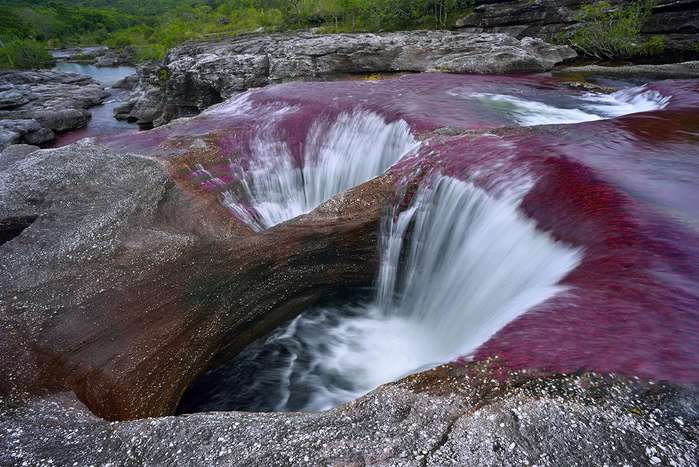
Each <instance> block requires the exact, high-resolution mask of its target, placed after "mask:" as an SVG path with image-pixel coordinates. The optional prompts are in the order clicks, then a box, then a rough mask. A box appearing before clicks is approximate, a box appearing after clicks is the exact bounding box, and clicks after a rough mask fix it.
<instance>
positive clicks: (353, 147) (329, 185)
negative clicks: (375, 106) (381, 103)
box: [223, 111, 418, 230]
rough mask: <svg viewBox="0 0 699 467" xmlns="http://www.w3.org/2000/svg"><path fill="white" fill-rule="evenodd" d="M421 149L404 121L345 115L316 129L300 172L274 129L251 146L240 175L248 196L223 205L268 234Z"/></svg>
mask: <svg viewBox="0 0 699 467" xmlns="http://www.w3.org/2000/svg"><path fill="white" fill-rule="evenodd" d="M417 147H418V143H417V142H416V140H415V139H414V138H413V136H412V135H411V134H410V131H409V130H408V126H407V124H406V123H405V122H404V121H402V120H399V121H396V122H392V123H386V122H385V121H384V120H383V118H382V117H380V116H378V115H376V114H374V113H371V112H366V111H356V112H353V113H343V114H340V115H339V117H338V118H337V119H336V120H335V121H334V122H328V121H324V120H322V119H318V120H317V121H316V122H315V123H314V124H313V126H312V127H311V128H310V130H309V132H308V134H307V136H306V140H305V144H304V148H303V159H304V163H305V165H304V167H303V168H302V169H300V168H298V167H297V165H296V162H295V161H294V160H293V156H292V153H291V150H290V148H289V147H288V145H287V144H286V143H285V142H283V141H280V140H279V139H278V138H277V137H276V136H275V134H274V132H273V126H270V128H269V129H268V131H261V132H259V133H258V135H257V137H256V138H255V139H254V140H253V141H252V143H251V150H252V153H253V154H252V159H251V162H250V164H249V167H248V168H247V169H246V170H245V172H244V173H242V172H241V174H240V175H241V178H240V180H241V182H242V186H243V193H242V196H241V195H240V194H236V193H234V192H232V191H229V192H226V193H225V194H224V195H223V203H224V205H225V206H227V207H228V208H229V209H230V210H231V211H233V212H234V213H235V214H236V215H237V216H238V217H239V218H241V220H244V221H246V222H247V223H248V224H249V225H250V227H251V228H253V229H254V230H263V229H266V228H268V227H271V226H273V225H276V224H278V223H280V222H283V221H285V220H288V219H292V218H294V217H296V216H299V215H301V214H305V213H308V212H310V211H311V210H312V209H314V208H315V207H316V206H318V205H319V204H321V203H322V202H324V201H326V200H327V199H329V198H330V197H332V196H333V195H335V194H337V193H340V192H342V191H344V190H347V189H349V188H352V187H354V186H357V185H359V184H361V183H364V182H366V181H369V180H371V179H372V178H374V177H376V176H377V175H379V174H381V173H382V172H384V171H385V170H386V169H388V168H389V167H390V166H391V165H393V164H394V163H395V162H396V161H398V160H399V159H400V158H401V157H402V156H404V155H405V154H407V153H408V152H410V151H413V150H415V149H416V148H417ZM251 210H253V211H254V214H255V215H254V216H251V215H250V211H251Z"/></svg>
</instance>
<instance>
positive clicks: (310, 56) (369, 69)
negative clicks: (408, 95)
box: [115, 31, 576, 127]
mask: <svg viewBox="0 0 699 467" xmlns="http://www.w3.org/2000/svg"><path fill="white" fill-rule="evenodd" d="M575 56H576V53H575V52H574V51H573V50H572V49H570V48H569V47H565V46H555V45H551V44H549V43H546V42H544V41H542V40H540V39H532V38H524V39H521V40H520V39H514V38H513V37H511V36H509V35H507V34H469V33H453V32H449V31H402V32H391V33H377V34H361V33H355V34H311V33H308V32H301V33H296V34H294V33H278V34H246V35H241V36H235V37H220V38H211V39H203V40H196V41H189V42H186V43H184V44H181V45H179V46H177V47H175V48H174V49H172V50H170V51H169V52H168V54H167V56H166V57H165V59H164V60H163V61H162V63H158V62H154V63H150V64H147V65H142V66H141V67H140V68H139V71H138V76H139V83H138V85H137V86H136V87H135V89H134V92H133V94H132V97H131V99H130V100H129V102H127V103H126V104H124V105H122V106H120V107H118V108H117V109H115V115H116V117H117V118H121V119H129V120H133V121H135V122H137V123H138V124H139V125H141V126H144V127H150V126H159V125H162V124H164V123H167V122H169V121H170V120H172V119H175V118H180V117H188V116H192V115H196V114H198V113H199V112H201V111H202V110H204V109H205V108H207V107H209V106H211V105H213V104H216V103H219V102H221V101H223V100H225V99H228V98H230V97H232V96H234V95H236V94H238V93H240V92H243V91H245V90H247V89H250V88H257V87H261V86H266V85H269V84H274V83H282V82H288V81H299V80H332V79H341V78H348V77H352V76H355V77H362V76H367V75H370V74H375V73H401V72H407V73H417V72H445V73H536V72H543V71H549V70H550V69H551V68H553V66H554V65H555V64H557V63H559V62H561V61H563V60H566V59H570V58H573V57H575Z"/></svg>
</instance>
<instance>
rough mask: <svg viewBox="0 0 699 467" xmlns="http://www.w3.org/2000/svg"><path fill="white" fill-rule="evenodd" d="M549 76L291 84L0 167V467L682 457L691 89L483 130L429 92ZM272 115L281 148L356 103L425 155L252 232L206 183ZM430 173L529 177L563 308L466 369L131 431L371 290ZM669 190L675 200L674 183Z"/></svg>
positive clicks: (503, 337)
mask: <svg viewBox="0 0 699 467" xmlns="http://www.w3.org/2000/svg"><path fill="white" fill-rule="evenodd" d="M554 84H555V81H554V80H552V79H551V78H550V77H548V76H525V77H521V78H513V77H502V76H460V75H447V74H440V75H412V76H405V77H402V78H398V79H395V80H389V81H381V82H376V83H358V82H353V83H347V82H345V83H293V84H287V85H281V86H275V87H269V88H266V89H263V90H258V91H254V92H251V93H249V94H248V95H246V96H242V97H241V98H239V99H237V100H232V101H230V102H228V103H226V104H223V105H220V106H217V107H216V108H215V109H212V110H210V111H209V112H207V113H206V114H203V115H201V116H199V117H195V118H191V119H187V120H183V121H180V122H173V123H171V124H169V125H167V126H165V127H163V128H159V129H156V130H153V131H149V132H140V133H138V134H136V135H134V134H130V135H127V136H122V137H121V139H119V138H114V139H105V140H103V142H102V143H101V144H103V145H98V144H97V142H96V141H94V140H84V141H82V142H81V143H77V144H74V145H71V146H69V147H65V148H61V149H55V150H43V151H41V152H40V153H33V154H30V155H28V156H26V157H25V159H24V160H22V162H21V163H15V164H13V165H12V166H11V170H5V171H3V172H0V239H2V242H0V243H2V245H0V269H1V270H2V271H3V272H6V273H5V274H2V275H0V291H1V292H0V311H1V312H0V355H2V356H3V366H2V368H3V373H2V378H0V408H1V409H2V410H0V428H1V429H2V430H3V433H6V436H3V437H1V438H0V463H1V464H8V465H17V464H19V465H22V464H23V463H26V464H27V465H37V464H38V465H42V464H45V465H51V464H53V465H73V464H77V465H91V464H92V465H108V464H113V465H122V464H130V463H136V464H145V465H157V464H162V463H171V464H184V465H263V466H268V465H396V466H397V465H411V466H422V465H435V466H436V465H440V466H444V465H509V464H517V465H526V464H529V465H533V464H535V463H536V464H537V465H576V464H578V465H585V464H592V465H604V464H605V463H607V464H609V465H625V464H628V465H647V464H649V463H653V462H656V459H657V460H659V462H661V463H664V464H668V465H671V464H673V463H675V464H678V465H695V464H696V461H697V454H696V453H697V448H698V446H697V443H698V442H699V441H698V440H699V433H698V430H697V426H699V423H698V421H699V420H698V416H699V415H698V414H697V406H698V405H699V400H698V399H699V394H698V393H697V388H696V386H689V385H684V384H681V383H680V381H684V382H688V384H696V381H699V379H697V377H698V376H699V359H697V353H696V349H697V348H698V347H697V342H699V341H697V340H696V336H697V335H699V334H698V333H697V332H696V330H697V320H696V319H695V318H696V310H697V309H698V308H697V306H696V305H697V303H699V298H698V297H697V295H696V294H695V293H694V291H695V290H696V268H695V267H694V266H693V265H695V264H697V261H696V258H697V255H699V250H698V249H697V245H698V243H697V238H696V232H695V231H694V230H692V229H691V228H690V227H687V226H691V225H694V223H695V222H696V219H697V218H698V216H699V208H697V206H699V204H697V203H695V202H693V201H694V200H696V199H697V196H698V195H699V190H697V189H696V184H695V183H692V182H693V181H694V180H695V179H696V173H695V171H694V170H693V168H692V166H691V165H686V164H683V165H682V174H681V175H678V174H677V172H676V171H670V170H666V171H662V172H658V171H655V170H650V169H649V168H652V167H658V166H665V167H676V166H673V165H672V162H673V161H676V160H680V161H683V160H684V159H683V158H687V157H689V158H691V157H692V156H693V155H694V154H695V153H696V138H694V137H693V135H694V133H693V129H695V128H696V121H697V120H696V108H697V103H698V102H699V89H698V88H697V86H696V83H694V82H690V81H685V82H664V83H659V84H655V85H650V86H649V87H648V88H647V89H646V90H647V91H648V92H651V93H658V95H672V96H673V98H672V99H670V100H669V102H667V106H666V107H665V108H664V109H663V110H662V111H648V112H643V113H639V114H636V115H632V116H628V117H620V118H618V119H612V120H603V121H597V122H587V123H585V124H582V125H549V126H545V125H544V126H539V127H536V128H521V127H515V126H513V125H511V124H510V125H508V126H507V127H505V128H497V127H498V126H502V125H498V123H497V122H502V121H503V120H499V119H498V118H499V117H497V118H496V117H495V116H494V114H495V112H493V111H487V112H483V111H482V113H478V112H477V111H474V110H473V108H479V107H478V106H480V104H479V103H478V102H477V101H475V100H474V99H472V98H471V97H469V96H468V95H466V96H465V97H462V98H459V97H458V95H459V94H458V93H451V94H447V95H446V96H445V92H444V91H445V89H449V90H452V89H454V90H460V91H462V92H465V93H474V92H475V93H478V92H482V91H487V92H496V93H497V92H517V95H518V96H519V97H522V98H523V99H525V98H530V97H532V96H534V97H536V98H537V99H538V100H541V101H543V100H545V96H550V95H551V93H552V94H553V95H554V96H555V97H557V98H559V99H563V98H564V97H567V96H568V94H575V91H572V90H569V89H563V88H560V87H557V86H555V85H554ZM367 86H372V88H371V89H370V91H367V89H368V88H367ZM578 96H579V94H578V95H573V97H572V99H575V98H576V97H578ZM331 98H332V99H334V101H333V105H332V106H329V105H328V102H330V101H331ZM241 102H242V103H246V104H247V105H249V107H244V106H243V105H241ZM469 102H470V104H469ZM265 105H269V106H270V107H269V108H271V110H272V111H273V112H275V113H274V115H277V113H276V112H278V111H279V110H285V111H286V113H283V112H282V113H283V115H285V116H287V117H289V120H286V121H284V122H282V123H286V125H282V124H280V126H279V127H276V130H280V131H278V132H277V131H273V130H275V128H272V126H271V125H270V126H269V127H267V128H265V129H264V130H265V131H268V132H269V135H268V136H269V137H270V140H271V141H272V142H273V143H276V142H278V141H281V140H283V141H284V143H285V144H288V149H289V152H292V151H293V149H294V148H296V149H297V150H300V147H301V146H302V145H303V144H304V143H305V142H306V141H307V140H306V136H307V135H308V131H310V130H311V129H313V130H314V131H319V129H320V130H322V129H324V128H328V126H318V125H317V124H318V123H319V122H320V123H322V124H328V125H329V124H330V122H332V121H333V120H331V119H330V117H331V116H335V117H337V116H338V115H349V114H352V112H354V111H357V110H358V109H362V106H365V107H364V108H363V109H362V110H364V111H369V110H372V111H374V112H380V111H384V112H386V114H385V115H384V114H382V115H384V116H385V117H386V121H389V120H390V121H391V122H395V121H397V120H403V122H405V125H407V126H408V127H409V128H411V129H416V130H415V131H416V133H418V134H419V135H420V136H421V137H422V138H423V139H421V144H422V146H421V149H420V150H419V151H418V153H416V154H414V155H412V156H410V157H408V158H406V159H404V160H403V161H401V162H399V163H398V164H396V165H394V166H393V168H392V169H390V170H389V171H387V172H385V173H384V174H382V175H381V176H379V177H377V178H375V179H373V180H371V181H369V182H367V183H365V184H362V185H359V186H357V187H355V188H352V189H350V190H347V191H345V192H342V193H340V194H338V195H336V196H334V197H332V198H331V199H330V200H328V201H327V202H325V203H323V204H321V205H320V206H318V207H317V208H316V209H315V210H314V211H312V212H310V213H309V214H306V215H302V216H299V217H296V218H294V219H292V220H290V221H287V222H284V223H281V224H278V225H276V226H274V227H271V228H269V229H267V230H264V231H261V232H257V233H253V232H252V231H251V230H249V229H248V228H247V227H245V226H243V225H242V223H239V222H237V221H236V220H235V219H234V218H232V217H231V216H230V215H229V213H228V212H227V211H225V209H224V208H223V207H222V206H221V205H220V204H218V200H217V196H218V195H220V194H221V193H220V192H217V191H215V189H208V188H206V187H211V186H212V185H213V186H218V187H219V188H220V187H221V186H222V185H218V184H209V185H207V184H205V183H204V182H205V181H208V182H211V181H213V180H214V178H216V180H218V181H219V182H221V183H222V184H226V183H227V184H229V185H231V186H235V185H239V184H240V180H241V179H235V177H232V176H231V177H229V178H227V179H225V180H224V177H225V176H226V175H231V174H236V173H237V174H241V173H242V175H240V176H244V175H245V174H244V169H245V168H246V164H240V165H236V164H234V162H235V161H236V160H237V159H236V157H238V158H240V157H241V156H239V155H238V156H236V155H235V152H236V151H242V150H244V149H245V148H246V146H245V144H246V142H247V143H250V140H252V139H254V138H253V135H256V136H259V134H256V133H253V130H254V129H256V128H258V127H259V126H260V125H258V122H264V123H269V120H270V119H269V115H270V114H269V113H265V111H264V110H265V109H267V110H269V108H266V107H265ZM469 105H470V106H473V107H472V108H469ZM290 109H291V110H290ZM416 109H419V111H418V112H416V111H415V110H416ZM236 112H237V113H236ZM319 112H320V113H322V112H326V113H324V114H323V115H321V116H322V117H323V118H318V119H316V117H318V114H319ZM241 115H244V116H245V117H250V120H245V119H243V118H242V117H241V118H238V117H240V116H241ZM256 118H257V120H256ZM503 118H504V117H503ZM282 120H283V119H282ZM504 121H505V122H508V121H511V120H504ZM302 130H304V131H305V132H304V131H302ZM440 130H441V131H440ZM294 132H296V133H294ZM250 133H253V134H250ZM493 133H494V134H493ZM246 136H247V137H248V140H247V141H246V140H245V137H246ZM615 141H623V146H624V147H623V150H622V151H620V150H619V146H618V145H616V144H610V142H615ZM651 143H655V144H651ZM658 143H662V144H658ZM664 143H668V144H664ZM261 147H262V148H274V150H275V153H276V149H277V148H275V147H274V146H271V145H269V146H268V145H265V144H261ZM278 152H279V153H281V154H284V153H285V151H283V150H279V151H278ZM155 155H157V158H156V156H155ZM294 160H295V161H297V159H294ZM611 161H613V162H614V164H613V165H611V164H610V162H611ZM238 162H241V161H238ZM243 162H244V161H243ZM272 162H273V163H274V162H275V161H272ZM663 164H665V165H663ZM610 165H611V167H610ZM197 166H201V168H200V167H197ZM194 167H197V169H196V170H192V169H194ZM429 171H443V173H446V174H450V175H451V176H454V177H463V178H461V180H464V181H469V182H471V183H473V184H474V186H478V187H483V189H484V190H487V189H492V190H494V191H496V192H498V190H500V189H502V187H503V185H504V186H505V187H509V184H510V183H513V182H514V183H515V187H519V186H520V185H517V184H516V183H520V180H521V179H522V178H523V177H524V183H527V184H529V183H531V186H530V187H528V188H527V193H528V194H527V195H526V196H525V197H524V198H523V199H522V202H521V213H522V214H523V216H525V215H526V217H527V218H528V219H529V221H530V222H532V223H536V225H538V226H539V229H540V230H543V231H546V232H549V233H550V235H551V236H552V237H553V238H557V239H560V240H561V241H562V242H565V243H566V244H567V245H570V246H572V247H578V248H580V249H581V250H584V251H585V255H586V256H585V258H584V261H585V262H584V263H581V264H582V265H581V266H579V267H578V268H576V269H575V270H573V271H571V272H570V274H567V276H566V278H565V279H564V282H563V281H562V282H561V285H563V286H565V287H566V288H567V289H568V290H570V291H571V292H570V293H567V292H565V293H562V294H559V295H556V296H553V297H551V298H550V299H549V300H546V301H545V302H544V303H543V304H542V305H541V306H540V307H538V308H536V309H533V310H530V311H529V312H528V313H525V314H523V315H520V316H519V317H518V318H516V319H514V320H513V321H511V322H510V324H508V325H507V326H505V327H504V328H502V329H501V330H500V331H497V332H496V333H495V334H494V335H493V336H492V337H491V339H490V340H489V341H488V342H486V343H485V344H484V345H482V346H480V347H479V348H478V349H477V351H475V352H474V354H473V355H474V359H475V360H476V363H470V364H468V365H463V366H460V365H456V364H449V365H442V366H440V367H438V368H436V369H433V370H430V371H427V372H424V373H420V374H417V375H412V376H409V377H407V378H404V379H402V380H400V381H397V382H393V383H389V384H386V385H384V386H381V387H380V388H378V389H377V390H375V391H373V392H371V393H369V394H368V395H366V396H364V397H362V398H360V399H357V400H355V401H352V402H350V403H348V404H345V405H343V406H340V407H338V408H335V409H332V410H329V411H326V412H322V413H307V414H279V413H276V414H257V413H209V414H196V415H187V416H180V417H171V416H168V417H162V418H148V419H141V420H130V419H134V418H139V417H155V416H159V415H164V414H172V413H174V410H175V406H176V404H177V401H178V399H179V397H180V395H181V394H182V392H183V391H184V388H186V387H187V386H188V384H189V383H191V381H192V380H193V379H194V378H195V377H196V376H197V375H198V374H200V373H201V372H203V371H205V370H206V369H207V368H210V367H212V366H215V365H216V364H217V363H218V362H221V361H224V360H226V358H227V357H230V356H231V355H234V354H236V353H237V352H238V351H239V350H240V349H241V348H242V347H244V346H246V345H247V344H249V343H250V342H253V341H255V340H256V339H258V338H262V337H263V336H264V335H266V334H267V333H269V331H270V330H272V329H274V328H276V327H277V326H279V325H280V324H282V323H284V322H286V321H287V320H289V319H291V318H293V317H294V316H296V315H297V314H298V313H299V312H300V311H301V310H303V309H305V308H307V307H308V305H309V304H312V303H314V302H315V301H316V300H317V299H319V298H320V297H323V296H325V295H327V294H329V293H332V292H335V291H342V290H343V289H345V288H346V287H352V286H366V285H369V284H371V283H372V281H373V279H374V275H375V274H376V262H377V251H378V246H379V242H378V239H377V237H378V230H379V225H380V224H381V219H382V217H383V216H385V213H386V208H387V207H388V206H396V205H398V206H400V205H403V204H404V203H405V202H406V201H407V198H409V197H410V196H411V195H410V193H411V192H412V193H414V191H415V189H416V186H417V185H418V184H419V183H420V182H421V181H422V177H424V176H426V174H427V173H428V172H429ZM678 176H684V177H685V178H683V179H682V180H681V183H683V184H684V190H677V191H678V192H680V194H681V195H682V196H678V195H677V193H676V192H674V191H672V190H668V187H676V185H673V184H672V183H671V182H672V181H673V180H675V177H678ZM515 180H516V182H515ZM253 181H254V179H253ZM651 181H652V183H651ZM685 181H686V183H685ZM202 187H204V188H202ZM231 189H232V188H231ZM668 191H669V192H671V194H672V196H667V193H668ZM398 193H399V194H398ZM662 216H666V217H662ZM573 291H574V293H573ZM649 311H651V312H649ZM542 316H543V317H546V319H545V320H544V319H543V318H542ZM630 317H631V318H633V324H634V328H632V329H629V322H630ZM523 330H526V332H524V331H523ZM537 333H538V334H537ZM580 336H584V337H585V339H581V338H580ZM591 343H593V344H594V345H591ZM571 366H572V367H571ZM552 368H554V370H552ZM598 368H605V369H606V371H599V372H598V373H597V374H596V373H589V372H585V371H581V369H587V371H597V370H598ZM513 369H517V370H518V371H513ZM568 370H570V371H568ZM644 372H646V373H644ZM599 373H604V374H603V375H602V374H599ZM617 373H623V374H625V375H626V376H625V377H622V376H618V375H615V374H617ZM639 374H640V376H638V375H639ZM655 375H661V376H667V377H661V378H655ZM650 380H652V381H656V382H655V383H653V382H651V381H650ZM662 380H668V381H676V382H674V383H672V382H668V383H657V381H662ZM90 411H91V412H90ZM98 417H103V418H104V419H101V418H98ZM105 419H106V420H105ZM111 420H119V421H118V422H112V423H108V421H111Z"/></svg>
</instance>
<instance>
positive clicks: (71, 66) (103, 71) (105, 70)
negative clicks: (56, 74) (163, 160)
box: [51, 63, 138, 148]
mask: <svg viewBox="0 0 699 467" xmlns="http://www.w3.org/2000/svg"><path fill="white" fill-rule="evenodd" d="M53 69H54V70H56V71H65V72H73V73H82V74H84V75H88V76H91V77H92V78H94V79H95V80H97V81H99V83H100V84H102V85H103V86H104V87H105V88H106V90H107V91H109V92H110V93H111V95H110V96H109V97H107V98H106V99H105V100H104V103H103V104H102V105H98V106H95V107H91V108H90V109H88V110H89V111H90V113H91V114H92V118H91V119H90V121H89V122H88V124H87V125H86V126H85V127H84V128H80V129H78V130H75V131H71V132H68V133H65V134H62V135H59V136H58V138H57V139H56V141H55V142H54V143H53V144H52V145H51V146H52V147H57V148H59V147H62V146H67V145H69V144H71V143H74V142H76V141H78V140H80V139H82V138H90V137H97V136H106V135H116V134H121V133H124V132H136V131H138V125H136V124H134V123H127V122H126V121H123V120H117V119H116V118H114V108H116V107H117V106H119V105H120V104H121V103H123V102H124V101H125V100H127V99H128V97H129V91H127V90H124V89H115V88H112V87H111V86H113V85H114V84H115V83H116V82H117V81H119V80H120V79H121V78H124V77H126V76H129V75H132V74H134V73H136V69H135V68H134V67H128V66H119V67H96V66H94V65H85V64H80V63H58V64H57V65H56V66H55V67H54V68H53Z"/></svg>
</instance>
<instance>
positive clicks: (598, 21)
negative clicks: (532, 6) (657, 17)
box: [570, 0, 664, 59]
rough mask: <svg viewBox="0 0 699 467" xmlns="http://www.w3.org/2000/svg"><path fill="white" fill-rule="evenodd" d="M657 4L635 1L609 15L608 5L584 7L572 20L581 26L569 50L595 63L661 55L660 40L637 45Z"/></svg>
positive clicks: (653, 0)
mask: <svg viewBox="0 0 699 467" xmlns="http://www.w3.org/2000/svg"><path fill="white" fill-rule="evenodd" d="M657 1H658V0H637V1H635V2H633V3H631V5H629V7H628V8H626V9H623V10H618V11H613V10H612V6H611V5H610V4H609V2H606V1H605V2H599V3H594V4H592V5H585V6H583V7H582V8H581V10H580V13H579V14H578V15H577V17H576V19H577V20H578V21H580V22H581V23H582V26H581V27H580V28H579V29H578V30H577V31H576V32H575V33H574V34H573V36H572V38H571V40H570V42H571V45H572V46H573V48H575V49H576V50H578V52H581V53H583V54H584V55H587V56H590V57H595V58H598V59H617V58H628V57H632V56H637V55H648V54H658V53H662V51H663V48H664V47H663V42H664V37H662V36H656V37H654V38H653V39H652V40H650V41H648V42H645V43H641V44H639V39H638V34H639V33H640V32H641V27H642V26H643V24H644V23H645V22H646V20H647V19H648V17H649V16H650V15H651V10H652V8H653V6H654V5H656V4H657Z"/></svg>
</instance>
